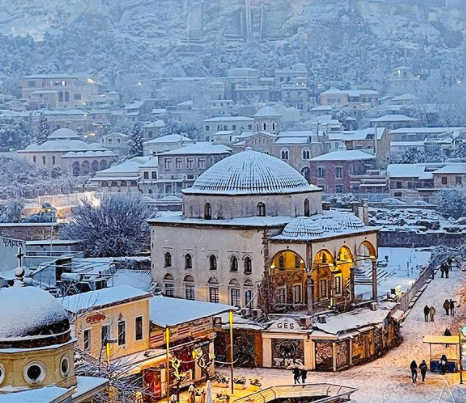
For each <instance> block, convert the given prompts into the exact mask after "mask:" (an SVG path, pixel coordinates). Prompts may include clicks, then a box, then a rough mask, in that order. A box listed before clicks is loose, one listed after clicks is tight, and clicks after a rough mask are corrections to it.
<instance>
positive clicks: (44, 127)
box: [35, 116, 50, 145]
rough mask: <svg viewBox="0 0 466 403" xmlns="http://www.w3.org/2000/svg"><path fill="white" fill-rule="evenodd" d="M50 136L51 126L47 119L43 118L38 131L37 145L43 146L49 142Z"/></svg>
mask: <svg viewBox="0 0 466 403" xmlns="http://www.w3.org/2000/svg"><path fill="white" fill-rule="evenodd" d="M48 136H50V126H49V124H48V123H47V118H46V117H45V116H41V117H40V120H39V128H38V129H37V132H36V136H35V142H36V143H37V144H39V145H40V144H43V143H45V142H46V141H47V137H48Z"/></svg>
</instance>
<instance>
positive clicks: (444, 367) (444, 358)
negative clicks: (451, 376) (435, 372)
mask: <svg viewBox="0 0 466 403" xmlns="http://www.w3.org/2000/svg"><path fill="white" fill-rule="evenodd" d="M447 363H448V358H447V356H446V355H445V354H443V355H442V357H441V358H440V373H441V374H442V375H445V372H446V371H447Z"/></svg>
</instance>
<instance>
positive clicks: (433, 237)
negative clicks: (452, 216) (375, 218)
mask: <svg viewBox="0 0 466 403" xmlns="http://www.w3.org/2000/svg"><path fill="white" fill-rule="evenodd" d="M378 240H379V242H378V244H379V247H384V246H393V247H415V248H418V247H424V246H439V245H447V246H450V247H460V246H463V245H464V244H465V243H466V234H461V233H459V234H458V233H437V232H435V233H434V232H424V233H419V234H418V233H415V232H401V231H383V230H382V231H380V232H379V235H378Z"/></svg>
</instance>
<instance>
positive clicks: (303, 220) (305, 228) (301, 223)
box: [281, 217, 324, 239]
mask: <svg viewBox="0 0 466 403" xmlns="http://www.w3.org/2000/svg"><path fill="white" fill-rule="evenodd" d="M323 233H324V229H323V228H322V227H321V226H320V225H318V224H317V223H316V221H315V220H314V219H312V218H311V217H298V218H295V219H294V220H291V221H290V222H289V223H288V224H287V225H286V226H285V228H284V229H283V231H282V233H281V235H282V236H285V237H288V238H306V239H307V238H313V237H317V236H319V235H321V234H323Z"/></svg>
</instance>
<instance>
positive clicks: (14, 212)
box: [0, 200, 24, 223]
mask: <svg viewBox="0 0 466 403" xmlns="http://www.w3.org/2000/svg"><path fill="white" fill-rule="evenodd" d="M23 208H24V201H23V200H9V201H8V202H7V203H5V204H0V222H5V223H6V222H19V221H20V219H21V212H22V211H23Z"/></svg>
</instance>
